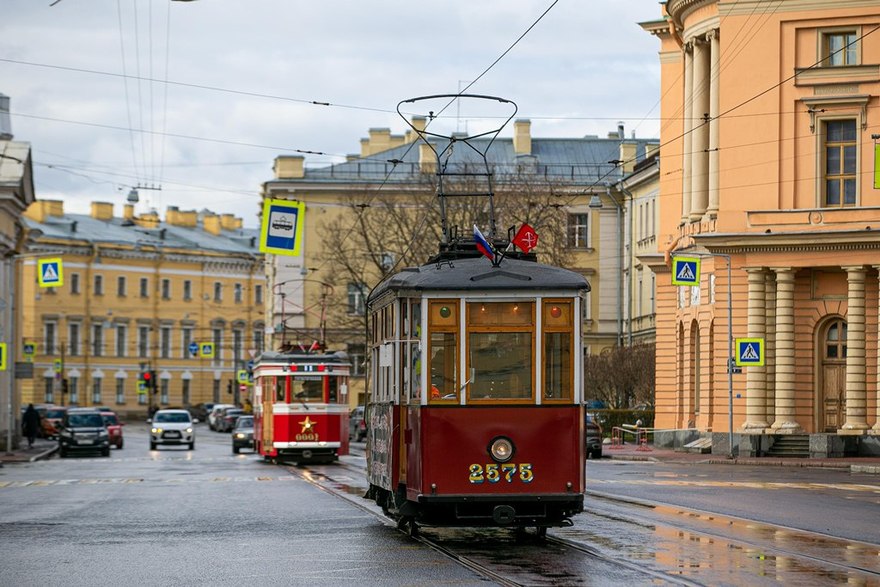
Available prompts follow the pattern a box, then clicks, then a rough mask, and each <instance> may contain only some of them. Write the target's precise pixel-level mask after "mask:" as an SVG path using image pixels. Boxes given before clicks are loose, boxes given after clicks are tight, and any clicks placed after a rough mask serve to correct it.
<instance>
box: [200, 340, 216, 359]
mask: <svg viewBox="0 0 880 587" xmlns="http://www.w3.org/2000/svg"><path fill="white" fill-rule="evenodd" d="M199 355H200V356H201V357H202V358H203V359H213V358H214V343H213V342H203V343H202V344H200V345H199Z"/></svg>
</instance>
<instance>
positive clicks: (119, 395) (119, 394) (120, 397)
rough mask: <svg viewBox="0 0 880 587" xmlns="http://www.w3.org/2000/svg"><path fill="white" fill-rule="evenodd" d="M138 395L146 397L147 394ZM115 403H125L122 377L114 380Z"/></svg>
mask: <svg viewBox="0 0 880 587" xmlns="http://www.w3.org/2000/svg"><path fill="white" fill-rule="evenodd" d="M139 397H143V398H146V397H147V396H146V395H141V396H139ZM116 403H117V404H118V405H122V404H124V403H125V379H122V378H119V379H117V380H116ZM138 403H140V402H138ZM144 403H146V399H144Z"/></svg>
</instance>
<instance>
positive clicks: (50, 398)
mask: <svg viewBox="0 0 880 587" xmlns="http://www.w3.org/2000/svg"><path fill="white" fill-rule="evenodd" d="M43 397H44V398H45V401H46V403H47V404H54V403H55V378H54V377H43Z"/></svg>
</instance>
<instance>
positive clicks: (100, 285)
mask: <svg viewBox="0 0 880 587" xmlns="http://www.w3.org/2000/svg"><path fill="white" fill-rule="evenodd" d="M93 283H94V285H95V286H94V288H93V289H94V293H95V295H96V296H102V295H104V276H103V275H95V279H94V282H93Z"/></svg>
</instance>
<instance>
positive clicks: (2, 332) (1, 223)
mask: <svg viewBox="0 0 880 587" xmlns="http://www.w3.org/2000/svg"><path fill="white" fill-rule="evenodd" d="M13 138H14V137H13V134H12V125H11V124H10V119H9V97H8V96H5V95H3V94H0V300H3V301H4V302H5V303H4V304H3V307H2V308H0V343H5V344H6V350H5V352H4V355H5V356H4V357H3V358H2V362H3V363H5V364H6V370H4V371H0V406H2V407H0V447H3V449H4V450H6V449H8V448H9V447H10V446H14V445H15V443H16V442H17V441H18V436H19V430H20V428H19V426H18V421H19V409H18V407H19V401H18V396H17V394H16V393H15V379H14V372H15V362H16V361H17V360H20V359H21V355H20V354H18V353H17V352H16V350H17V348H16V345H15V341H16V340H17V339H18V335H19V332H18V328H20V325H19V323H18V322H17V319H16V318H17V317H18V316H20V314H21V312H20V310H19V308H21V300H22V293H21V280H20V279H19V275H18V274H17V273H16V271H15V269H16V266H17V264H18V263H20V261H19V255H20V254H21V253H23V252H24V250H25V245H26V240H27V232H26V230H25V227H24V225H23V223H22V220H21V215H22V212H24V210H25V209H26V208H27V207H28V206H29V205H30V204H31V203H32V202H33V201H34V179H33V166H32V163H31V146H30V143H23V142H20V141H14V140H13Z"/></svg>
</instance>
